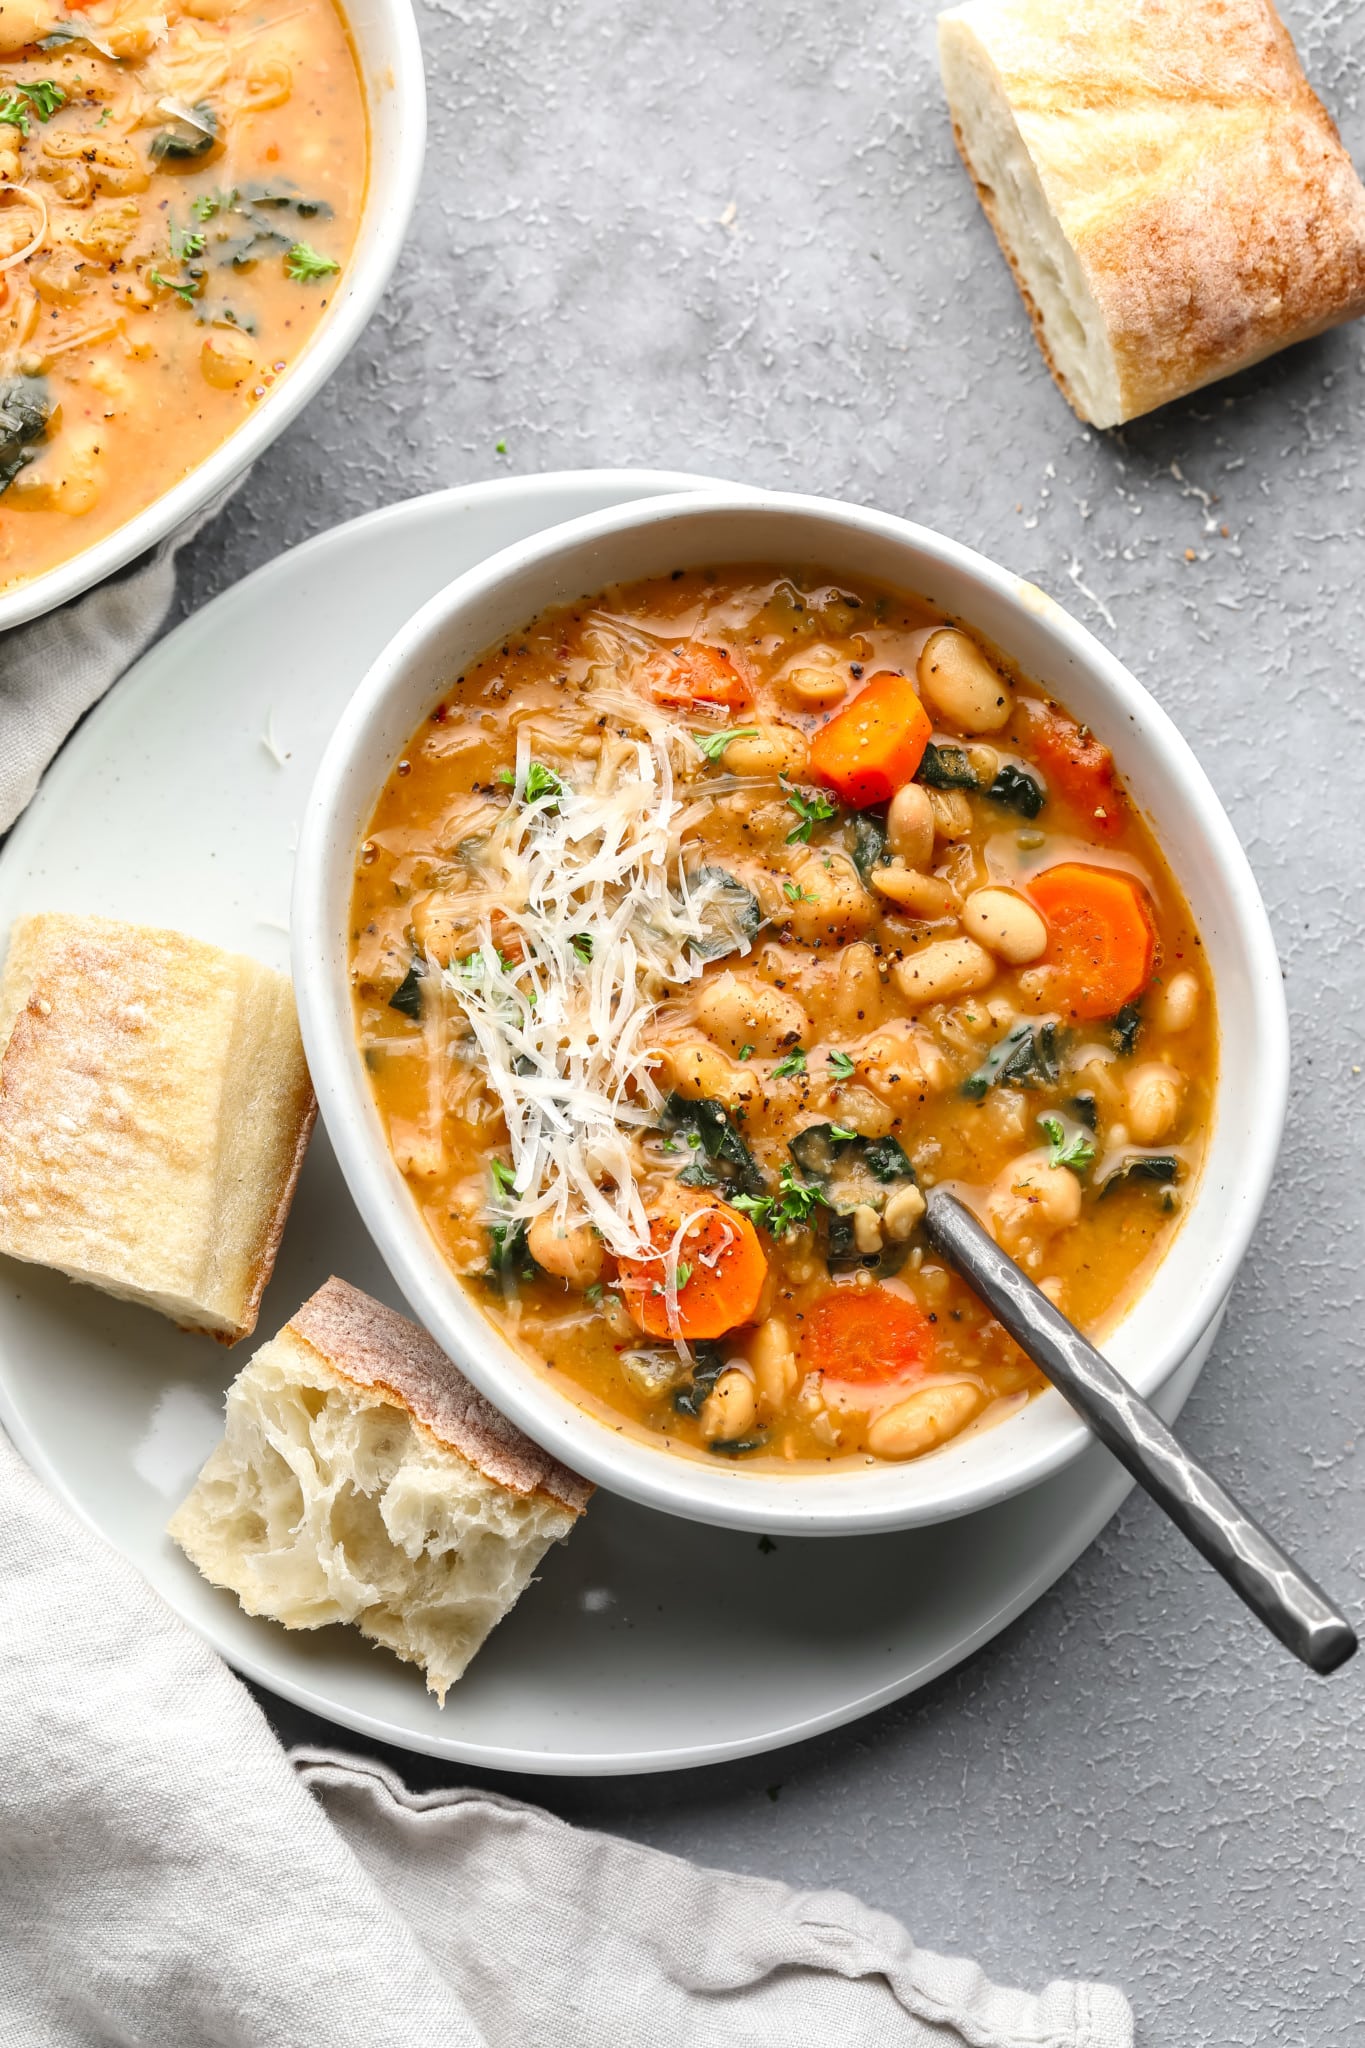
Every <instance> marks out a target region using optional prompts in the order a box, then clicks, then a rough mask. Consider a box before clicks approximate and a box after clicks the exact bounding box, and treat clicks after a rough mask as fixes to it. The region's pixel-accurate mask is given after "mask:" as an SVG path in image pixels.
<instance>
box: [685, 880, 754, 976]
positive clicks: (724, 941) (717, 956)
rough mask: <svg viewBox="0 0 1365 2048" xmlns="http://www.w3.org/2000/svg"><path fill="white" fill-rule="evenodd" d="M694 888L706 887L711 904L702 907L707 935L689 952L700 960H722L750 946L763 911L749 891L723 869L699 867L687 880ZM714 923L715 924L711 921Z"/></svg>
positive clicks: (751, 891)
mask: <svg viewBox="0 0 1365 2048" xmlns="http://www.w3.org/2000/svg"><path fill="white" fill-rule="evenodd" d="M689 880H690V882H691V884H692V886H693V887H694V888H695V887H696V886H697V885H698V884H699V883H700V884H704V885H709V887H710V901H709V903H707V905H706V907H705V912H704V917H705V922H706V936H705V937H704V938H700V939H693V941H692V951H693V953H694V954H695V955H696V957H697V958H698V959H699V960H723V959H724V957H725V955H726V954H727V953H735V952H738V951H739V949H740V947H741V946H743V945H745V944H748V945H752V944H753V942H754V940H755V939H756V938H757V937H758V933H759V927H760V926H761V925H762V923H763V912H762V910H761V909H760V908H759V903H758V898H757V896H755V895H754V893H753V890H752V889H746V888H745V886H744V884H743V882H740V881H737V880H736V878H735V877H734V875H732V874H730V873H729V871H728V870H727V869H726V868H718V867H710V866H707V867H701V868H698V869H697V871H696V873H695V874H693V875H691V876H690V877H689ZM713 921H714V922H713Z"/></svg>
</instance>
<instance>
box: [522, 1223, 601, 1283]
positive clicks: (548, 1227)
mask: <svg viewBox="0 0 1365 2048" xmlns="http://www.w3.org/2000/svg"><path fill="white" fill-rule="evenodd" d="M526 1248H527V1250H528V1251H529V1252H530V1254H531V1257H532V1258H533V1259H534V1260H535V1262H536V1264H537V1265H538V1266H539V1267H540V1269H541V1271H542V1272H543V1273H549V1274H551V1275H552V1276H553V1278H554V1279H556V1280H567V1281H568V1283H569V1285H570V1287H578V1288H584V1287H591V1286H592V1284H593V1282H594V1281H595V1280H596V1279H598V1278H599V1276H600V1275H601V1271H602V1240H601V1238H600V1237H599V1236H598V1235H597V1232H596V1231H595V1230H594V1229H593V1227H592V1225H591V1224H590V1223H573V1224H569V1225H567V1226H565V1225H561V1224H560V1223H559V1222H558V1221H557V1220H556V1219H555V1217H553V1216H551V1215H550V1214H549V1213H548V1212H547V1213H546V1214H545V1215H543V1216H533V1217H532V1218H531V1221H530V1222H529V1223H528V1224H527V1226H526Z"/></svg>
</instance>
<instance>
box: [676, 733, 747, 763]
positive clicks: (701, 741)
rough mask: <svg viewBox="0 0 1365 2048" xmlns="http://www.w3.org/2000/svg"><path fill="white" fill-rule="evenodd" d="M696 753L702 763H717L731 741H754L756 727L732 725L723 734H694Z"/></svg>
mask: <svg viewBox="0 0 1365 2048" xmlns="http://www.w3.org/2000/svg"><path fill="white" fill-rule="evenodd" d="M692 737H693V739H694V740H695V741H696V743H697V751H698V752H699V753H700V755H701V757H702V759H703V760H704V761H719V759H720V757H721V755H722V754H723V753H724V752H725V749H726V748H727V747H728V746H729V744H730V742H731V740H756V739H757V738H758V727H757V726H756V725H732V726H730V727H729V728H728V729H727V730H726V731H725V732H694V733H693V735H692Z"/></svg>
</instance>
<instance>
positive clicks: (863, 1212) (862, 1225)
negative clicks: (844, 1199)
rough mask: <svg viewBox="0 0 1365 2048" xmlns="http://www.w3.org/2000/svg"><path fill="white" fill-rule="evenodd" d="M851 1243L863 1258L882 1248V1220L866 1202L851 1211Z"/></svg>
mask: <svg viewBox="0 0 1365 2048" xmlns="http://www.w3.org/2000/svg"><path fill="white" fill-rule="evenodd" d="M853 1242H854V1244H855V1246H856V1247H857V1249H858V1250H859V1251H860V1252H861V1253H862V1254H863V1256H864V1257H865V1258H870V1257H871V1255H872V1253H873V1252H879V1251H880V1250H881V1248H882V1219H881V1217H880V1216H879V1215H878V1214H877V1212H876V1210H875V1209H874V1208H873V1207H872V1206H871V1204H870V1203H868V1202H859V1204H858V1206H857V1208H856V1209H855V1210H854V1211H853Z"/></svg>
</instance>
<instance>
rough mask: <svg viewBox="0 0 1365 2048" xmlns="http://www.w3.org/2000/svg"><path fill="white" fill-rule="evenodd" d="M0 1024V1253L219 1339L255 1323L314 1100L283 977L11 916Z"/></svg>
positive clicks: (187, 944) (77, 923)
mask: <svg viewBox="0 0 1365 2048" xmlns="http://www.w3.org/2000/svg"><path fill="white" fill-rule="evenodd" d="M0 1033H4V1034H5V1040H4V1044H5V1049H4V1054H3V1058H0V1252H3V1253H7V1254H8V1255H9V1257H11V1258H15V1259H26V1260H29V1261H30V1262H32V1263H34V1264H37V1265H43V1266H55V1267H56V1268H57V1270H58V1271H59V1272H62V1273H66V1274H67V1275H69V1277H70V1278H71V1279H73V1280H80V1281H83V1282H85V1283H86V1284H87V1285H88V1286H91V1287H100V1288H103V1289H104V1291H105V1292H106V1293H107V1294H114V1295H118V1296H119V1297H120V1298H121V1299H123V1300H127V1301H138V1302H144V1303H146V1304H147V1306H148V1307H150V1308H155V1309H159V1310H160V1311H161V1313H162V1314H163V1315H167V1316H170V1317H171V1318H172V1319H173V1320H174V1321H175V1322H177V1323H180V1324H182V1325H184V1326H186V1327H187V1328H190V1329H195V1330H205V1331H208V1332H209V1333H210V1334H211V1335H212V1336H214V1337H217V1338H220V1339H221V1340H222V1341H224V1342H226V1343H235V1342H236V1341H237V1339H238V1338H239V1337H244V1336H245V1335H246V1334H247V1333H248V1332H249V1331H250V1330H252V1329H254V1328H255V1325H256V1315H257V1310H258V1308H259V1306H260V1299H261V1295H262V1292H263V1291H264V1288H265V1284H266V1282H267V1280H268V1279H269V1278H270V1274H271V1271H272V1269H273V1267H274V1264H275V1253H276V1250H277V1249H278V1246H279V1241H280V1234H281V1232H282V1230H283V1228H284V1220H285V1217H286V1216H287V1215H288V1213H289V1204H290V1202H291V1200H292V1199H293V1194H294V1187H295V1183H296V1182H297V1180H298V1175H299V1168H300V1167H301V1165H302V1163H303V1155H304V1152H305V1150H306V1148H307V1144H308V1136H309V1132H310V1131H311V1130H312V1127H313V1119H314V1116H315V1114H316V1104H315V1102H314V1099H313V1090H312V1085H311V1083H310V1081H309V1079H308V1068H307V1064H306V1062H305V1060H304V1056H303V1044H302V1041H301V1040H300V1037H299V1027H298V1019H297V1016H296V1015H295V1010H294V992H293V989H292V988H291V986H290V983H289V980H288V977H287V976H286V975H283V974H277V973H275V972H274V971H273V969H271V968H269V967H262V966H261V965H260V964H259V962H257V961H255V960H248V959H244V958H243V957H241V956H240V955H238V954H234V953H225V952H222V951H221V950H220V949H219V948H218V947H217V946H208V945H204V944H203V943H201V941H200V940H198V939H190V938H186V937H185V936H184V935H183V933H180V932H171V931H155V930H149V929H147V928H145V927H144V926H141V925H132V924H120V923H117V922H115V921H114V920H113V919H111V918H103V917H70V916H65V915H61V914H57V913H49V914H44V915H42V916H37V917H22V918H20V919H19V920H18V921H17V922H16V924H15V926H14V929H13V931H12V932H11V934H10V942H9V952H8V954H7V956H6V960H5V971H4V978H3V981H0Z"/></svg>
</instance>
